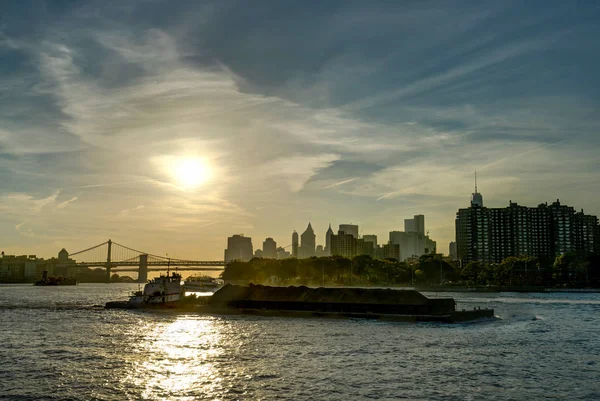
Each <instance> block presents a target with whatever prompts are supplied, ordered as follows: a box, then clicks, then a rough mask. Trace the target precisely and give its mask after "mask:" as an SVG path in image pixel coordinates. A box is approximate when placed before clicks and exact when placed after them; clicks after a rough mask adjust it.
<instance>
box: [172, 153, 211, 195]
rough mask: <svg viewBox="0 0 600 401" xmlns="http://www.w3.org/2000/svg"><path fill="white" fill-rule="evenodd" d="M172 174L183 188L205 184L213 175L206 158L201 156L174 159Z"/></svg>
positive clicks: (187, 188) (189, 188) (188, 188)
mask: <svg viewBox="0 0 600 401" xmlns="http://www.w3.org/2000/svg"><path fill="white" fill-rule="evenodd" d="M171 174H172V175H173V178H174V179H175V181H176V182H177V184H178V186H179V187H181V188H182V189H186V190H192V189H196V188H198V187H200V186H201V185H203V184H205V183H206V182H207V181H208V180H209V179H210V178H211V176H212V171H211V168H210V166H209V165H208V163H207V162H206V160H204V159H201V158H199V157H184V158H178V159H176V160H173V161H172V164H171Z"/></svg>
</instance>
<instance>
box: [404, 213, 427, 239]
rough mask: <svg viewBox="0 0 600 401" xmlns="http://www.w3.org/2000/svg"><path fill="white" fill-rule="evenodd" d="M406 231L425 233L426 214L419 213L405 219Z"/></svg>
mask: <svg viewBox="0 0 600 401" xmlns="http://www.w3.org/2000/svg"><path fill="white" fill-rule="evenodd" d="M404 232H406V233H417V234H421V235H425V216H423V215H422V214H417V215H415V216H414V217H413V218H412V219H404Z"/></svg>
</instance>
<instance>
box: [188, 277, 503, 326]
mask: <svg viewBox="0 0 600 401" xmlns="http://www.w3.org/2000/svg"><path fill="white" fill-rule="evenodd" d="M197 310H198V311H200V312H207V313H226V314H232V313H233V314H236V313H242V314H253V315H263V316H298V317H330V318H364V319H376V320H387V321H409V322H446V323H454V322H462V321H469V320H476V319H481V318H493V317H494V310H493V309H487V308H484V309H481V308H475V309H473V310H456V302H455V301H454V299H453V298H427V297H426V296H424V295H423V294H421V293H420V292H418V291H415V290H392V289H366V288H324V287H321V288H309V287H304V286H301V287H269V286H263V285H252V284H251V285H249V286H238V285H232V284H227V285H225V286H224V287H222V288H221V289H220V290H218V291H217V292H215V293H214V294H213V295H212V296H211V297H206V301H205V304H204V305H201V306H199V307H198V309H197Z"/></svg>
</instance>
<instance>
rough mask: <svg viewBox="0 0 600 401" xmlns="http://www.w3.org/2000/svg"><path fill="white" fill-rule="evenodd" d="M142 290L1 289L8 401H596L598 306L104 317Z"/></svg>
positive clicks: (500, 303)
mask: <svg viewBox="0 0 600 401" xmlns="http://www.w3.org/2000/svg"><path fill="white" fill-rule="evenodd" d="M136 288H137V285H132V284H111V285H105V284H80V285H78V286H76V287H54V288H51V287H34V286H24V285H4V286H0V399H9V400H44V399H47V400H140V399H147V400H203V399H210V400H213V399H214V400H259V399H262V400H362V399H375V400H398V399H409V400H541V399H556V400H566V399H570V400H600V381H599V378H600V333H599V329H600V294H564V293H561V294H512V293H501V294H464V293H463V294H461V293H457V294H453V293H444V294H439V296H451V297H454V298H455V299H456V300H457V302H458V304H459V308H465V309H467V308H468V309H470V308H473V307H475V306H480V307H482V308H483V307H492V308H494V309H495V310H496V315H497V316H498V317H499V318H498V319H494V320H491V321H485V322H476V323H466V324H454V325H446V324H439V323H418V324H409V323H388V322H376V321H365V320H343V319H340V320H327V319H318V318H315V319H297V318H273V317H254V316H202V315H197V314H194V313H172V312H141V311H124V310H104V309H101V308H97V307H94V306H95V305H103V304H104V303H105V302H106V301H109V300H118V299H125V298H126V295H127V294H128V293H129V292H130V291H131V290H134V289H136ZM426 295H428V296H438V295H437V294H433V293H426Z"/></svg>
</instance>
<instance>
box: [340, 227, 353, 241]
mask: <svg viewBox="0 0 600 401" xmlns="http://www.w3.org/2000/svg"><path fill="white" fill-rule="evenodd" d="M339 231H343V232H344V233H346V234H350V235H352V236H353V237H354V238H356V239H358V226H357V225H355V224H340V227H339Z"/></svg>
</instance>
